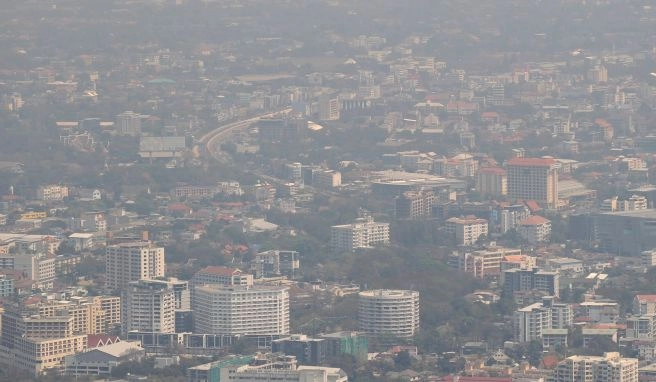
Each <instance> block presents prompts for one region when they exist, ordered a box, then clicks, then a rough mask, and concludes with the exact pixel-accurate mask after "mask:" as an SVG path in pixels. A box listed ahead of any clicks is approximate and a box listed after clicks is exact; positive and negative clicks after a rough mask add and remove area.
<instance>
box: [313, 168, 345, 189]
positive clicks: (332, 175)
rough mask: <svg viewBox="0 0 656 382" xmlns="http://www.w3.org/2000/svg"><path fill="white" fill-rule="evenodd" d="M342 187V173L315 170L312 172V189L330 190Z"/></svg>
mask: <svg viewBox="0 0 656 382" xmlns="http://www.w3.org/2000/svg"><path fill="white" fill-rule="evenodd" d="M341 185H342V173H341V172H339V171H334V170H316V171H313V172H312V187H314V188H316V189H319V190H330V189H332V188H335V187H339V186H341Z"/></svg>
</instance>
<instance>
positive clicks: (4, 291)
mask: <svg viewBox="0 0 656 382" xmlns="http://www.w3.org/2000/svg"><path fill="white" fill-rule="evenodd" d="M14 288H15V284H14V279H13V278H12V277H7V275H0V298H2V297H10V296H13V295H14V293H15V289H14Z"/></svg>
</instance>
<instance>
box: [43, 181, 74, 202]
mask: <svg viewBox="0 0 656 382" xmlns="http://www.w3.org/2000/svg"><path fill="white" fill-rule="evenodd" d="M68 192H69V190H68V186H62V185H60V184H51V185H47V186H41V187H39V188H38V189H37V191H36V198H37V199H39V200H45V201H58V200H64V199H65V198H67V197H68Z"/></svg>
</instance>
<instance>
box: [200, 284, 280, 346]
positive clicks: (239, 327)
mask: <svg viewBox="0 0 656 382" xmlns="http://www.w3.org/2000/svg"><path fill="white" fill-rule="evenodd" d="M194 296H195V297H194V300H193V304H194V305H193V307H192V308H193V312H194V332H197V333H208V334H224V335H245V334H249V335H283V334H289V290H288V288H285V287H275V286H239V285H235V286H221V285H203V286H198V287H195V291H194Z"/></svg>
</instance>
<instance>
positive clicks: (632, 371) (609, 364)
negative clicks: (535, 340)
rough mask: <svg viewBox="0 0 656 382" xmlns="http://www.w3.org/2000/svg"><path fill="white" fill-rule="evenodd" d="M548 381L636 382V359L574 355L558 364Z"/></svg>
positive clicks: (613, 353)
mask: <svg viewBox="0 0 656 382" xmlns="http://www.w3.org/2000/svg"><path fill="white" fill-rule="evenodd" d="M548 381H549V382H571V381H594V382H638V359H637V358H622V357H621V356H620V353H616V352H612V353H604V355H603V356H602V357H598V356H581V355H575V356H571V357H568V358H566V359H564V360H562V361H560V362H558V366H557V367H556V369H555V370H554V372H553V374H552V375H551V377H550V378H549V379H548Z"/></svg>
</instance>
